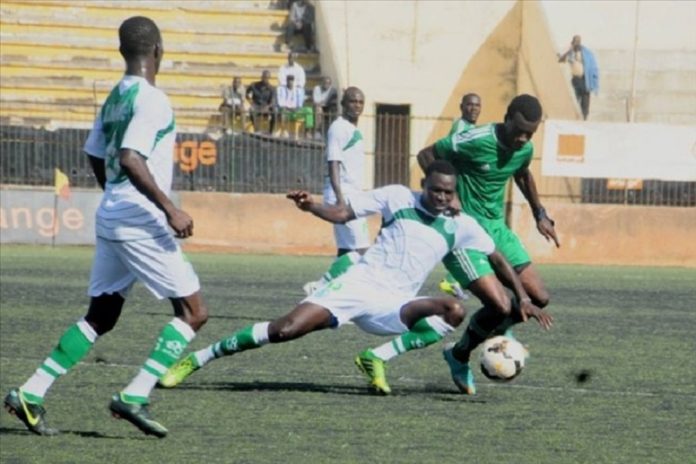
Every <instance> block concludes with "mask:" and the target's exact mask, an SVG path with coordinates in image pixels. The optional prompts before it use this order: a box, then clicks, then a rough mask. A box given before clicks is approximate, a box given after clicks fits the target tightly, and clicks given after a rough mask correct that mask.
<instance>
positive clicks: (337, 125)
mask: <svg viewBox="0 0 696 464" xmlns="http://www.w3.org/2000/svg"><path fill="white" fill-rule="evenodd" d="M341 107H342V108H343V114H342V115H341V116H339V117H338V118H336V120H335V121H334V122H333V123H332V124H331V126H330V127H329V133H328V135H327V142H326V161H327V169H328V174H327V177H326V181H325V183H324V192H323V194H324V202H325V203H326V204H347V203H350V197H351V195H352V194H354V193H357V192H361V191H362V189H363V178H364V171H365V145H364V143H363V137H362V133H361V132H360V130H358V127H357V125H358V118H359V117H360V115H361V114H362V112H363V108H364V107H365V95H364V94H363V92H362V90H360V89H359V88H357V87H348V88H347V89H346V91H345V92H344V93H343V98H342V99H341ZM334 239H335V240H336V248H338V250H337V252H336V259H335V260H334V262H333V263H332V264H331V267H330V268H329V270H328V271H327V272H326V274H324V276H323V277H322V278H321V279H319V280H317V281H311V282H307V283H306V284H305V285H304V286H303V287H302V288H303V290H304V291H305V293H306V294H307V295H310V294H311V293H312V292H314V290H316V289H317V288H319V287H321V286H322V285H324V284H325V283H326V282H328V281H329V280H331V279H332V278H334V277H336V276H338V275H340V274H342V273H343V272H345V271H346V269H347V268H348V267H350V266H351V265H352V264H353V263H355V262H356V261H357V260H358V259H359V258H360V255H362V254H363V253H365V250H367V247H369V246H370V234H369V230H368V228H367V221H366V220H365V219H362V218H360V219H355V220H352V221H349V222H347V223H345V224H334Z"/></svg>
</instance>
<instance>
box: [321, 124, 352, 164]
mask: <svg viewBox="0 0 696 464" xmlns="http://www.w3.org/2000/svg"><path fill="white" fill-rule="evenodd" d="M342 129H343V128H342V127H341V126H340V125H338V124H332V125H331V127H330V128H329V133H328V135H327V138H328V143H327V144H326V161H341V162H342V161H343V159H344V158H343V146H344V144H345V143H346V142H347V140H345V132H344V131H343V130H342Z"/></svg>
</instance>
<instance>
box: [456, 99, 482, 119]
mask: <svg viewBox="0 0 696 464" xmlns="http://www.w3.org/2000/svg"><path fill="white" fill-rule="evenodd" d="M459 109H460V110H461V111H462V119H463V120H465V121H467V122H470V123H471V124H476V120H477V119H478V117H479V115H480V114H481V97H479V96H478V94H475V93H467V94H466V95H464V96H463V97H462V102H461V103H460V104H459Z"/></svg>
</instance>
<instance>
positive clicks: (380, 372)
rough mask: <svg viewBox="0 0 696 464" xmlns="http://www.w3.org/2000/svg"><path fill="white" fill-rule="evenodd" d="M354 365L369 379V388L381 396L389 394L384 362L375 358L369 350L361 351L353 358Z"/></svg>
mask: <svg viewBox="0 0 696 464" xmlns="http://www.w3.org/2000/svg"><path fill="white" fill-rule="evenodd" d="M355 365H356V366H358V369H360V371H361V372H362V373H363V374H365V375H366V376H367V378H368V379H370V387H372V389H373V390H374V391H375V392H376V393H379V394H381V395H388V394H390V393H391V388H390V387H389V384H388V383H387V377H386V367H387V366H386V365H385V364H384V361H382V360H381V359H379V358H378V357H376V356H375V355H374V354H372V352H371V351H370V350H367V351H363V352H362V353H360V354H359V355H358V356H357V357H356V358H355Z"/></svg>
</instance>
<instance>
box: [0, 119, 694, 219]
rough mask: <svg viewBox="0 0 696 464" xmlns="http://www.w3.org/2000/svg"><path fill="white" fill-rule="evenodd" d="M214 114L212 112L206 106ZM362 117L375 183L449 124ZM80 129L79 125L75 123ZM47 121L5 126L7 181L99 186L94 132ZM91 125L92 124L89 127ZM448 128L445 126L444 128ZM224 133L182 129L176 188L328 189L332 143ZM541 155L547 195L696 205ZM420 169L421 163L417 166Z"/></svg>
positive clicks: (0, 147) (673, 189)
mask: <svg viewBox="0 0 696 464" xmlns="http://www.w3.org/2000/svg"><path fill="white" fill-rule="evenodd" d="M206 111H209V110H206ZM363 118H364V119H363V120H362V121H361V124H360V125H361V128H363V130H364V131H365V132H366V135H367V137H366V140H374V146H373V147H369V146H368V147H366V149H367V151H368V153H369V159H370V160H371V161H372V162H373V170H372V172H373V178H372V180H373V184H374V185H375V186H380V185H385V184H389V183H404V184H408V183H409V182H410V179H411V177H412V176H411V174H412V173H411V169H414V168H413V166H417V165H416V163H415V162H414V160H413V157H412V155H411V153H412V152H413V151H416V152H417V150H418V149H419V148H420V147H412V146H410V142H409V141H410V140H414V139H415V140H426V139H428V137H429V135H430V133H431V132H432V131H433V123H434V122H436V123H437V124H439V125H438V126H437V128H438V130H439V128H441V127H446V126H447V125H448V123H449V121H445V120H442V119H440V120H436V118H423V117H414V116H409V115H389V114H387V115H376V116H373V115H367V116H364V117H363ZM74 126H75V125H74ZM44 127H45V126H39V127H31V126H27V125H17V124H14V123H12V122H9V121H8V120H6V119H3V121H2V124H0V183H2V184H18V185H36V186H50V185H53V183H54V168H59V169H61V170H62V171H63V172H65V173H66V174H67V175H68V177H69V179H70V183H71V185H73V186H75V187H88V188H94V187H96V186H97V183H96V180H95V178H94V176H93V174H92V172H91V169H90V166H89V162H88V160H87V157H86V156H85V155H84V154H83V152H82V147H83V144H84V141H85V139H86V137H87V133H88V129H84V128H83V129H78V128H65V129H55V130H49V129H46V128H44ZM82 127H85V124H84V123H83V124H82ZM442 132H443V133H444V131H442ZM214 133H215V134H217V135H210V134H209V133H201V132H200V130H199V132H193V131H191V132H186V131H183V132H180V133H179V135H178V137H177V145H176V150H175V153H174V159H175V164H176V167H175V171H174V185H173V187H174V189H176V190H193V191H221V192H239V193H252V192H253V193H283V192H286V191H288V190H290V189H294V188H303V189H306V190H309V191H310V192H312V193H320V192H321V190H322V187H323V182H324V178H325V175H326V167H325V162H324V142H323V140H316V139H314V138H310V139H307V140H304V139H303V140H288V139H284V138H279V137H272V136H267V135H257V134H253V133H249V132H247V131H235V132H232V133H229V134H226V133H224V131H223V132H214ZM539 161H540V160H535V162H534V163H533V165H532V168H533V172H534V175H535V178H536V179H537V186H538V190H539V194H540V196H541V197H542V199H544V198H546V199H549V198H553V199H556V200H561V201H568V202H572V203H597V204H624V205H646V206H679V207H694V206H696V182H667V181H656V180H644V181H634V182H631V181H617V180H612V179H579V178H559V177H544V176H542V175H541V173H540V172H539V165H540V163H539ZM415 169H418V167H415Z"/></svg>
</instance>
